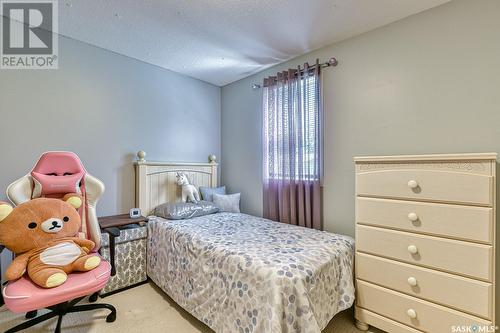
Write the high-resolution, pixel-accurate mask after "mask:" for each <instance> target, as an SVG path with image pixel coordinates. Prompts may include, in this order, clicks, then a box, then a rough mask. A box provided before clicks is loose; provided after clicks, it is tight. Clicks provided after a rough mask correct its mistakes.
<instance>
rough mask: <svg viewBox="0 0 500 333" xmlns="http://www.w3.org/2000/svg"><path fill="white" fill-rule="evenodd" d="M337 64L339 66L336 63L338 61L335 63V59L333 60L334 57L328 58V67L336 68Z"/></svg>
mask: <svg viewBox="0 0 500 333" xmlns="http://www.w3.org/2000/svg"><path fill="white" fill-rule="evenodd" d="M338 64H339V62H338V61H337V59H336V58H334V57H331V58H330V60H328V65H329V66H334V67H335V66H337V65H338Z"/></svg>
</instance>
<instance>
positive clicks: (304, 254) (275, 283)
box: [147, 213, 354, 333]
mask: <svg viewBox="0 0 500 333" xmlns="http://www.w3.org/2000/svg"><path fill="white" fill-rule="evenodd" d="M148 228H149V230H148V231H149V233H148V266H147V270H148V275H149V276H150V278H151V279H152V280H153V281H154V282H155V283H156V284H157V285H158V286H159V287H160V288H161V289H163V290H164V291H165V292H166V293H167V294H168V295H169V296H170V297H171V298H172V299H173V300H174V301H175V302H177V303H178V304H179V305H180V306H182V307H183V308H184V309H185V310H187V311H188V312H190V313H191V314H192V315H193V316H195V317H196V318H198V319H199V320H201V321H202V322H204V323H205V324H207V325H208V326H209V327H211V328H212V329H213V330H215V331H216V332H221V333H222V332H224V333H225V332H231V333H233V332H235V333H237V332H240V333H250V332H265V333H267V332H301V333H307V332H316V333H317V332H320V331H321V330H322V329H323V328H325V327H326V325H327V324H328V322H329V321H330V319H331V318H332V317H333V316H334V315H335V314H336V313H338V312H339V311H342V310H344V309H347V308H349V307H350V306H351V305H352V303H353V301H354V286H353V253H354V241H353V239H352V238H350V237H347V236H342V235H337V234H332V233H327V232H322V231H317V230H312V229H306V228H302V227H297V226H292V225H287V224H283V223H277V222H272V221H269V220H266V219H262V218H258V217H254V216H250V215H245V214H234V213H218V214H212V215H207V216H203V217H197V218H193V219H188V220H177V221H171V220H165V219H162V218H153V219H151V220H150V222H149V223H148Z"/></svg>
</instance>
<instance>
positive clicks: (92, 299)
mask: <svg viewBox="0 0 500 333" xmlns="http://www.w3.org/2000/svg"><path fill="white" fill-rule="evenodd" d="M98 297H99V294H98V293H93V294H92V295H90V297H89V302H90V303H94V302H95V301H97V298H98Z"/></svg>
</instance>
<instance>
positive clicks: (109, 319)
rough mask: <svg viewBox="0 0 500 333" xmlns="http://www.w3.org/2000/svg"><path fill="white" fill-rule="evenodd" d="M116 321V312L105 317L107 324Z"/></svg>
mask: <svg viewBox="0 0 500 333" xmlns="http://www.w3.org/2000/svg"><path fill="white" fill-rule="evenodd" d="M115 320H116V312H111V313H110V314H109V315H108V316H107V317H106V322H107V323H112V322H114V321H115Z"/></svg>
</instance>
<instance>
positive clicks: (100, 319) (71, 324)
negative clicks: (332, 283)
mask: <svg viewBox="0 0 500 333" xmlns="http://www.w3.org/2000/svg"><path fill="white" fill-rule="evenodd" d="M98 302H102V303H110V304H113V305H114V306H115V307H116V309H117V311H118V313H117V319H116V321H115V322H114V323H106V320H105V317H106V315H107V313H108V311H106V310H103V311H100V310H99V311H90V312H81V313H72V314H68V315H66V316H65V317H64V319H63V323H62V332H64V333H83V332H85V333H87V332H96V333H97V332H98V333H108V332H140V333H150V332H175V333H200V332H201V333H213V331H212V330H210V329H209V328H208V327H207V326H205V325H204V324H202V323H201V322H199V321H198V320H197V319H196V318H194V317H193V316H191V315H190V314H189V313H187V312H186V311H184V310H183V309H182V308H181V307H179V306H178V305H177V304H176V303H175V302H174V301H172V300H171V299H170V298H169V297H168V296H167V295H165V294H164V293H163V292H162V291H161V290H160V289H159V288H157V287H156V286H155V285H154V284H153V283H150V284H144V285H142V286H139V287H136V288H132V289H129V290H126V291H123V292H120V293H117V294H115V295H112V296H109V297H105V298H100V299H99V300H98ZM23 320H24V314H14V313H11V312H10V311H9V310H7V309H6V308H5V306H3V307H1V308H0V331H2V332H3V331H5V330H7V329H9V328H11V327H13V326H15V325H17V324H19V323H21V322H22V321H23ZM55 324H56V319H53V320H50V321H47V322H45V323H41V324H38V325H37V326H35V327H34V328H31V329H29V330H26V332H53V331H54V328H55ZM333 332H335V333H359V332H362V331H359V330H357V329H356V328H355V327H354V324H353V318H352V311H350V310H347V311H344V312H342V313H339V314H338V315H337V316H335V318H333V319H332V321H331V322H330V324H329V325H328V327H327V328H326V329H325V330H324V331H323V333H333ZM373 332H374V333H375V332H380V331H375V330H374V331H373Z"/></svg>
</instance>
